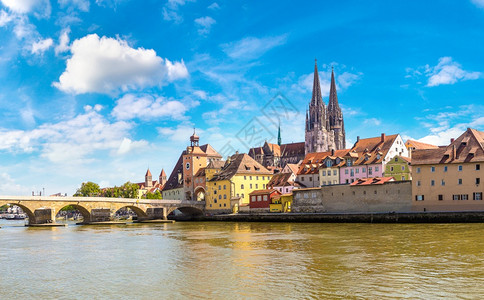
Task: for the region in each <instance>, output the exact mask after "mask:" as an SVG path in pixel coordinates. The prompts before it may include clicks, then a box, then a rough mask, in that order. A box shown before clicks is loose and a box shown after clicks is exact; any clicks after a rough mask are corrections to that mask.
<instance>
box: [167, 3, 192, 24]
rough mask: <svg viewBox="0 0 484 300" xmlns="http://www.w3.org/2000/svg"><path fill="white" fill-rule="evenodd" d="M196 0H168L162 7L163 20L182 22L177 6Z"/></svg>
mask: <svg viewBox="0 0 484 300" xmlns="http://www.w3.org/2000/svg"><path fill="white" fill-rule="evenodd" d="M195 1H196V0H168V2H167V3H166V5H165V6H164V7H163V12H162V13H163V20H165V21H173V22H174V23H175V24H180V23H181V22H183V16H182V15H181V14H180V13H179V8H180V7H181V6H184V5H185V4H186V3H187V2H195Z"/></svg>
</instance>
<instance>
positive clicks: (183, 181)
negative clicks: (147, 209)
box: [163, 133, 222, 201]
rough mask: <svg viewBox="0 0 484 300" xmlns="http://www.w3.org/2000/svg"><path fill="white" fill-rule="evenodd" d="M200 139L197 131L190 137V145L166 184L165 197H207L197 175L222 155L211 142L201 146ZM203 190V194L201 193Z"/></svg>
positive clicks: (185, 198)
mask: <svg viewBox="0 0 484 300" xmlns="http://www.w3.org/2000/svg"><path fill="white" fill-rule="evenodd" d="M199 139H200V138H199V137H198V135H196V134H195V133H193V135H192V136H191V137H190V146H188V147H187V149H186V150H184V151H183V152H182V154H181V155H180V158H179V159H178V161H177V163H176V165H175V167H174V168H173V171H172V173H171V175H170V178H169V179H168V181H167V182H166V184H165V187H164V189H163V199H172V200H191V201H192V200H199V201H203V200H202V199H204V198H205V196H204V194H205V193H204V191H203V187H202V189H201V188H200V185H198V184H196V183H195V175H196V174H197V172H198V171H199V170H200V169H202V168H205V167H207V165H208V164H210V162H213V161H218V160H221V159H222V156H221V155H220V154H218V153H217V151H215V149H214V148H213V147H212V146H210V144H205V145H202V146H199ZM195 188H197V194H195ZM201 192H202V193H203V195H199V194H200V193H201Z"/></svg>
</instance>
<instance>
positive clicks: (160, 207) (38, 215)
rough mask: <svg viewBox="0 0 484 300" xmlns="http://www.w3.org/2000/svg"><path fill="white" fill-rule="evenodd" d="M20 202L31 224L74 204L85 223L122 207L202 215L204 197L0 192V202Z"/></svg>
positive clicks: (143, 212) (159, 214) (147, 213)
mask: <svg viewBox="0 0 484 300" xmlns="http://www.w3.org/2000/svg"><path fill="white" fill-rule="evenodd" d="M5 204H11V205H17V206H19V207H20V208H22V210H23V211H24V212H25V213H26V214H27V216H28V217H29V225H34V224H45V223H55V217H56V215H57V213H58V212H59V211H60V210H61V209H62V208H64V207H66V206H68V205H72V206H73V207H75V208H76V209H77V210H78V211H79V212H80V213H81V214H82V216H83V217H84V223H92V222H104V221H110V220H112V217H113V216H114V214H115V213H116V212H117V211H118V210H120V209H121V208H129V209H131V210H133V211H134V212H135V213H136V215H137V216H138V220H140V221H143V220H155V219H165V220H166V217H167V216H168V215H169V214H170V213H171V212H172V211H174V210H175V209H178V210H179V211H181V212H182V213H184V214H186V215H201V214H203V212H204V209H205V201H182V200H152V199H130V198H104V197H45V196H0V206H3V205H5Z"/></svg>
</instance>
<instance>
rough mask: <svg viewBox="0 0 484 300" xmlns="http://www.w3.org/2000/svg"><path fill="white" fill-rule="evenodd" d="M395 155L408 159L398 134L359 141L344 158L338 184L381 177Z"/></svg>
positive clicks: (406, 151)
mask: <svg viewBox="0 0 484 300" xmlns="http://www.w3.org/2000/svg"><path fill="white" fill-rule="evenodd" d="M395 155H400V156H405V157H408V150H407V148H406V147H405V144H404V142H403V139H402V137H401V136H400V135H399V134H393V135H385V134H384V133H382V134H381V136H379V137H373V138H367V139H360V137H357V140H356V143H355V145H354V146H353V148H351V150H350V151H349V152H348V153H347V154H346V155H345V156H344V159H345V165H344V166H342V167H341V168H340V183H342V184H347V183H352V182H354V181H355V180H358V179H360V178H370V177H383V176H384V170H385V166H386V164H387V163H388V162H389V161H390V160H391V159H392V158H393V157H395Z"/></svg>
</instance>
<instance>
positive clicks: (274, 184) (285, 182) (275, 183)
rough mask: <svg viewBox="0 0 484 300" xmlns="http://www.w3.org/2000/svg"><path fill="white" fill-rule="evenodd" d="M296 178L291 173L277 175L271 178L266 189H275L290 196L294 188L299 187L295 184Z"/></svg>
mask: <svg viewBox="0 0 484 300" xmlns="http://www.w3.org/2000/svg"><path fill="white" fill-rule="evenodd" d="M295 179H296V176H295V174H293V173H278V174H275V175H274V176H272V178H271V180H270V181H269V183H268V184H267V188H268V189H275V190H277V191H279V192H280V193H281V194H290V193H292V190H293V189H294V188H298V187H299V186H300V185H299V184H298V183H297V182H295Z"/></svg>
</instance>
